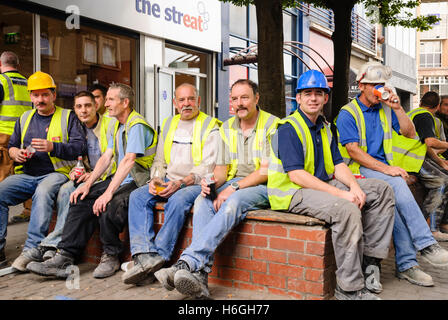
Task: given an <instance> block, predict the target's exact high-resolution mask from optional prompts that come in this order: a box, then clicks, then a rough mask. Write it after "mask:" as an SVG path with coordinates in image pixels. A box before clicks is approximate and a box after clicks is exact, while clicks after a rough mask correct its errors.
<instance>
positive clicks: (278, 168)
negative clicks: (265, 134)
mask: <svg viewBox="0 0 448 320" xmlns="http://www.w3.org/2000/svg"><path fill="white" fill-rule="evenodd" d="M284 123H290V124H291V125H292V126H293V128H294V129H295V131H296V133H297V136H298V137H299V139H300V142H301V143H302V148H303V154H304V157H305V168H304V169H305V171H307V172H308V173H310V174H312V175H314V170H315V167H314V152H315V150H314V143H313V138H312V136H311V133H310V129H309V127H308V125H307V124H306V122H305V120H304V119H303V117H302V115H301V114H300V113H299V112H298V111H295V112H294V113H293V114H292V115H290V116H288V117H287V118H285V119H283V120H281V121H280V122H279V123H278V125H277V127H278V126H279V125H281V124H284ZM320 135H321V139H322V149H323V156H324V163H325V172H326V173H327V175H328V179H331V178H332V177H333V174H334V164H333V157H332V155H331V148H330V145H331V140H332V139H333V135H332V134H331V129H330V125H329V124H327V123H324V126H323V128H322V129H321V130H320ZM273 136H274V135H273V134H271V135H270V136H269V142H270V146H271V156H270V161H269V169H268V197H269V203H270V204H271V209H273V210H288V209H289V205H290V203H291V199H292V197H293V196H294V194H295V193H296V191H297V190H299V189H301V188H302V187H301V186H300V185H298V184H296V183H294V182H292V181H291V180H290V179H289V176H288V174H287V173H286V172H285V171H284V169H283V164H282V161H281V160H280V159H279V158H278V156H277V153H276V152H275V151H274V149H273V148H272V141H271V139H272V137H273ZM278 143H280V141H278ZM277 145H278V144H277Z"/></svg>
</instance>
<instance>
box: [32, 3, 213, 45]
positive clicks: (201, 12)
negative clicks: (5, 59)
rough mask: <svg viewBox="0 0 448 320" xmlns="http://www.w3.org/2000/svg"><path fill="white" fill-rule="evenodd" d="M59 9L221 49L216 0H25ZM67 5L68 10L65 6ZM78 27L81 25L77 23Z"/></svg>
mask: <svg viewBox="0 0 448 320" xmlns="http://www.w3.org/2000/svg"><path fill="white" fill-rule="evenodd" d="M29 1H32V2H36V3H39V4H42V5H45V6H48V7H52V8H56V9H59V10H63V11H64V12H66V14H67V19H72V18H71V17H70V14H72V12H73V11H70V10H72V8H73V7H74V6H75V7H77V9H78V8H79V10H76V13H78V12H79V14H80V16H81V17H83V16H84V17H88V18H91V19H95V20H99V21H103V22H107V23H110V24H114V25H117V26H120V27H124V28H127V29H131V30H135V31H137V32H139V33H143V34H147V35H150V36H155V37H159V38H163V39H169V40H173V41H176V42H180V43H185V44H188V45H191V46H195V47H198V48H203V49H208V50H211V51H216V52H219V51H220V50H221V2H220V1H219V0H125V1H123V0H96V1H92V0H58V1H54V0H29ZM68 8H69V9H68ZM81 27H82V24H81Z"/></svg>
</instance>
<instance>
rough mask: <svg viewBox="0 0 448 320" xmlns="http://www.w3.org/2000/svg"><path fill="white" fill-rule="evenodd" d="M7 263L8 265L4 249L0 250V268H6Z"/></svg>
mask: <svg viewBox="0 0 448 320" xmlns="http://www.w3.org/2000/svg"><path fill="white" fill-rule="evenodd" d="M7 263H8V260H6V255H5V248H2V249H1V250H0V268H3V267H4V266H6V264H7Z"/></svg>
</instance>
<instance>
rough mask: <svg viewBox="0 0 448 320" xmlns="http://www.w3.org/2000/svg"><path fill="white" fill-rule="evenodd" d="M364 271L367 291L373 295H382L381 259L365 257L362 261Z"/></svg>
mask: <svg viewBox="0 0 448 320" xmlns="http://www.w3.org/2000/svg"><path fill="white" fill-rule="evenodd" d="M362 271H363V274H364V279H365V286H366V288H367V290H369V291H370V292H373V293H377V294H378V293H381V292H382V291H383V286H382V285H381V282H380V276H381V259H378V258H373V257H369V256H364V257H363V261H362Z"/></svg>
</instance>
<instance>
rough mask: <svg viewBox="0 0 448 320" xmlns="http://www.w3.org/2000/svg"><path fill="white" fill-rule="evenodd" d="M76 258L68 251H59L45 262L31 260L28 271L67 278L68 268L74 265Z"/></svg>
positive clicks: (27, 267)
mask: <svg viewBox="0 0 448 320" xmlns="http://www.w3.org/2000/svg"><path fill="white" fill-rule="evenodd" d="M74 260H75V258H74V257H73V256H72V255H71V254H70V253H68V252H67V251H63V250H61V251H58V252H57V253H56V255H55V256H54V257H53V258H51V259H48V260H45V261H44V262H35V261H33V262H30V263H28V265H27V266H26V269H27V270H28V271H31V272H33V273H35V274H38V275H41V276H56V277H58V278H62V279H66V278H67V277H68V275H69V272H68V271H67V268H68V267H70V266H72V265H73V262H74Z"/></svg>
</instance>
